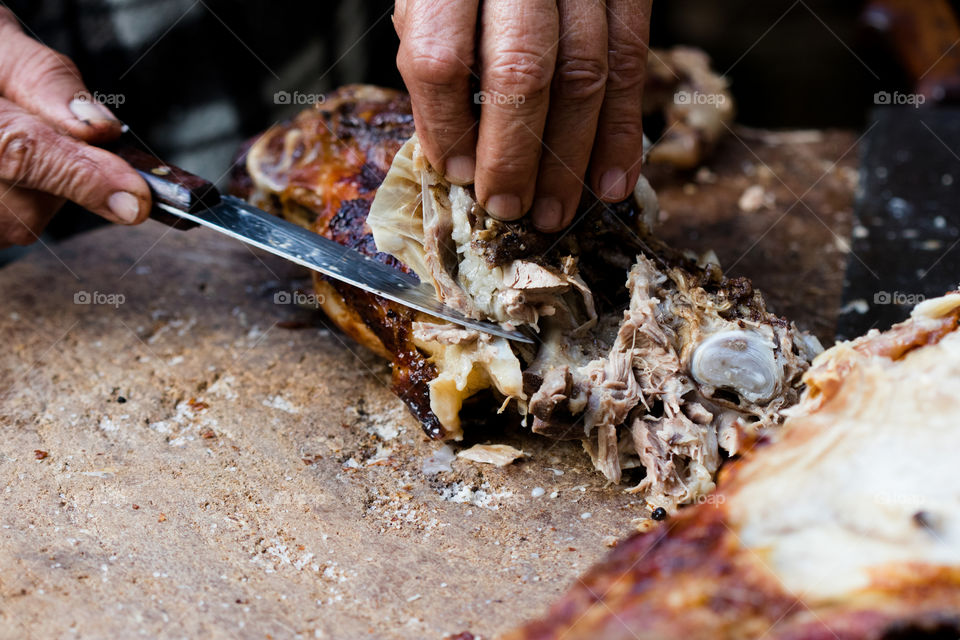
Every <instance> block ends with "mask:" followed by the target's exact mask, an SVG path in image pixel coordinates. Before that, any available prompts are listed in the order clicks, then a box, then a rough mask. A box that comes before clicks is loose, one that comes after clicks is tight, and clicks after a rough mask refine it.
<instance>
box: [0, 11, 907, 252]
mask: <svg viewBox="0 0 960 640" xmlns="http://www.w3.org/2000/svg"><path fill="white" fill-rule="evenodd" d="M7 4H8V6H10V8H12V9H13V10H14V12H15V13H16V14H17V15H18V16H19V17H20V18H21V20H22V21H23V22H24V23H25V24H26V25H27V26H28V27H29V28H30V30H31V31H32V32H34V33H35V34H36V35H37V36H38V37H39V38H40V39H41V40H43V41H44V42H45V43H47V44H48V45H50V46H52V47H54V48H57V49H59V50H61V51H63V52H64V53H67V54H68V55H70V56H71V57H73V58H74V59H75V61H76V62H77V64H78V65H79V66H80V68H81V70H82V71H83V74H84V77H85V80H86V81H87V84H88V86H89V87H90V89H91V90H98V91H100V92H103V93H122V94H124V95H126V96H127V102H126V104H124V105H123V106H122V107H120V108H119V109H117V110H116V111H117V113H118V115H119V116H120V118H121V119H122V120H123V121H124V122H126V123H128V124H129V125H130V126H131V127H132V128H133V129H134V130H135V131H141V132H147V131H149V125H150V123H151V121H155V120H156V119H157V118H160V117H167V118H168V119H169V117H170V114H171V113H176V112H177V111H178V110H184V109H186V108H188V107H189V105H190V103H191V101H195V100H203V99H209V98H210V97H211V96H215V95H227V96H229V99H230V100H231V101H232V103H233V104H237V105H240V106H241V107H242V112H241V120H240V131H239V134H240V135H242V136H244V137H246V136H253V135H255V134H256V133H258V132H259V131H262V130H263V129H264V128H265V127H267V126H269V125H270V124H271V123H272V122H274V121H275V120H276V119H277V107H276V105H274V104H272V101H271V100H269V97H270V95H271V89H272V88H273V89H277V88H283V89H287V90H290V91H293V90H294V89H297V88H298V86H279V85H278V84H277V81H276V79H275V78H272V75H273V74H272V73H270V72H269V71H268V69H278V68H282V67H284V66H285V65H287V64H289V62H290V60H291V59H293V58H294V57H295V56H297V55H301V56H302V49H303V46H302V45H303V44H304V43H307V42H313V41H318V40H319V41H320V42H321V44H320V46H319V48H315V49H314V54H313V55H314V58H315V59H314V60H313V61H311V60H310V59H308V60H306V63H307V65H308V67H309V68H311V72H310V73H311V74H312V78H306V79H302V80H298V81H296V82H297V83H301V82H309V83H310V84H312V85H314V88H319V89H321V90H327V89H331V88H334V87H336V86H338V85H341V84H346V83H350V82H366V83H372V84H381V85H386V86H393V87H402V82H401V79H400V76H399V74H398V73H397V71H396V67H395V63H394V58H395V56H396V47H397V38H396V36H395V34H394V31H393V26H392V23H391V21H390V17H389V16H390V12H391V7H392V3H391V2H384V1H382V0H366V1H365V2H357V1H354V2H349V3H347V2H344V3H340V2H291V1H281V0H275V1H272V2H259V1H258V2H239V1H230V0H205V2H204V3H203V5H204V6H202V7H201V8H200V9H201V10H202V11H203V15H202V16H201V17H200V18H199V19H197V20H194V21H192V22H191V23H190V24H189V25H181V26H178V27H177V28H176V29H175V30H174V31H172V32H171V33H170V34H169V35H168V36H166V37H164V38H163V39H162V40H161V41H160V42H158V43H157V44H155V45H154V46H153V47H152V48H150V49H149V50H148V51H141V52H136V51H134V52H129V51H110V50H109V49H108V50H106V51H103V50H97V48H96V47H92V46H90V43H91V41H94V42H95V40H92V39H96V38H97V37H98V35H97V33H96V28H95V27H91V26H90V25H91V24H94V25H96V21H95V20H93V21H92V22H91V19H90V17H91V16H93V17H96V12H97V11H98V10H100V11H102V10H105V8H104V7H103V6H101V5H100V4H98V3H97V2H94V1H92V0H89V1H86V2H85V1H82V0H47V1H37V0H21V1H17V2H12V1H8V3H7ZM862 8H863V3H862V2H837V1H829V0H805V1H779V0H778V1H772V2H756V1H752V2H748V1H746V0H724V1H723V2H717V1H716V0H669V2H668V1H665V0H659V1H657V2H655V3H654V9H653V24H652V28H651V42H652V45H653V46H656V47H669V46H673V45H676V44H687V45H693V46H697V47H700V48H702V49H704V50H705V51H707V52H708V53H709V54H710V55H711V57H712V58H713V64H714V68H715V69H716V70H717V71H718V72H720V73H723V74H725V75H728V77H729V79H730V81H731V88H732V91H733V94H734V97H735V99H736V102H737V112H738V116H737V117H738V120H739V121H740V122H741V123H744V124H747V125H753V126H758V127H769V128H802V127H818V128H827V127H842V128H851V129H859V128H862V127H863V124H864V122H865V119H866V117H867V113H868V110H869V108H870V107H871V106H872V99H873V93H874V92H875V91H878V90H880V89H887V90H894V89H901V90H903V89H908V88H909V87H908V86H905V85H906V84H907V83H906V81H905V79H904V77H903V75H902V73H901V71H900V69H899V66H898V64H897V62H896V60H895V59H894V57H893V55H892V53H891V52H890V51H889V50H888V49H887V47H886V46H885V45H884V43H882V42H880V41H878V39H877V38H876V37H875V36H871V35H870V34H869V33H868V32H867V30H866V29H865V28H863V27H862V25H860V24H859V21H858V15H859V14H860V12H861V10H862ZM81 14H83V17H84V18H85V19H84V20H81V19H80V18H81ZM345 25H346V26H345ZM368 29H369V31H367V30H368ZM364 32H366V35H365V36H364V37H363V38H362V39H360V40H359V44H357V45H356V46H353V42H357V38H356V37H355V34H357V33H364ZM351 34H354V35H351ZM347 37H349V38H353V39H352V40H348V41H346V42H345V41H344V39H345V38H347ZM141 58H142V59H141ZM137 59H139V62H137V64H136V66H135V68H134V70H133V71H132V72H130V73H127V74H126V75H124V72H125V70H126V69H128V68H129V67H130V64H131V62H132V61H134V60H137ZM314 69H315V71H314ZM121 76H122V79H121ZM146 142H147V143H148V144H149V146H150V147H151V148H152V149H155V150H157V152H158V153H160V154H164V153H167V152H172V150H171V149H168V145H166V144H165V140H164V139H163V138H162V136H154V137H149V136H147V139H146ZM209 143H210V141H209V140H203V141H199V142H198V144H209ZM188 168H189V167H188ZM98 224H101V221H100V219H99V218H96V217H95V216H92V215H91V214H88V213H86V212H83V211H78V210H77V208H76V207H68V208H66V209H65V210H64V211H63V212H62V213H61V214H60V215H58V217H57V219H56V220H55V221H54V223H53V224H51V226H50V227H49V229H48V234H49V236H50V237H51V239H53V240H57V239H60V238H63V237H65V236H68V235H71V234H73V233H76V232H78V231H80V230H84V229H87V228H90V227H91V226H95V225H98ZM0 261H2V256H0Z"/></svg>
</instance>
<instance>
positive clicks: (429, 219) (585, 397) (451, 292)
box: [238, 54, 819, 513]
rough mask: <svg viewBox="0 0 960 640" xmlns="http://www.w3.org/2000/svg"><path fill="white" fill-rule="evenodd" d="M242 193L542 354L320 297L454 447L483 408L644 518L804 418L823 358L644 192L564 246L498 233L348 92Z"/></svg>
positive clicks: (602, 212)
mask: <svg viewBox="0 0 960 640" xmlns="http://www.w3.org/2000/svg"><path fill="white" fill-rule="evenodd" d="M667 57H669V56H667V54H664V56H662V57H661V60H662V59H665V58H667ZM678 77H679V76H678ZM682 86H683V87H688V86H690V85H689V84H685V85H682ZM678 90H679V89H678ZM683 90H686V89H683ZM718 117H720V116H718ZM701 146H702V145H701ZM238 184H240V186H241V187H242V189H241V190H242V191H243V192H244V195H246V196H247V197H249V198H250V199H251V200H252V201H253V202H254V203H255V204H257V205H259V206H261V207H263V208H266V209H268V210H271V211H274V212H276V213H277V214H279V215H283V216H284V217H286V218H288V219H290V220H292V221H294V222H297V223H299V224H302V225H304V226H306V227H308V228H310V229H313V230H314V231H316V232H317V233H320V234H323V235H325V236H327V237H329V238H331V239H334V240H336V241H338V242H341V243H343V244H345V245H347V246H350V247H353V248H355V249H357V250H359V251H361V252H363V253H366V254H367V255H370V256H374V257H376V258H377V259H378V260H382V261H384V262H385V263H387V264H390V265H392V266H395V267H396V268H397V269H401V270H404V271H407V272H412V273H414V274H416V275H417V276H418V277H419V278H420V279H421V280H425V281H428V282H431V283H433V284H434V285H435V287H436V290H437V294H438V296H439V297H440V298H442V299H443V300H444V301H445V302H446V303H447V304H448V305H451V306H454V307H457V308H459V309H460V310H461V311H462V312H463V313H465V314H467V315H471V316H473V317H477V318H487V319H491V320H495V321H497V322H500V323H502V324H504V325H505V326H510V327H514V328H519V329H522V330H524V331H527V332H528V333H529V334H530V335H531V336H533V337H535V338H536V345H535V346H533V347H531V346H528V345H523V344H519V343H513V344H511V343H510V342H508V341H507V340H504V339H500V338H494V337H491V336H489V335H485V334H480V333H477V332H475V331H470V330H466V329H463V328H461V327H457V326H455V325H451V324H448V323H444V322H442V321H438V320H437V319H435V318H430V317H427V316H424V315H423V314H419V313H417V312H413V311H411V310H409V309H406V308H404V307H402V306H399V305H397V304H394V303H392V302H389V301H386V300H384V299H381V298H378V297H376V296H374V295H371V294H368V293H365V292H363V291H360V290H357V289H354V288H351V287H349V286H346V285H343V284H341V283H338V282H335V281H327V280H324V279H322V278H320V277H317V278H316V287H317V290H318V292H319V293H320V294H322V298H323V301H324V302H323V305H322V306H323V309H324V311H326V313H327V314H328V315H329V316H330V317H331V318H332V319H333V320H334V321H335V322H336V323H337V324H338V325H339V326H340V327H341V328H342V329H343V330H344V331H345V332H346V333H348V334H349V335H351V336H352V337H354V338H355V339H357V340H358V341H359V342H361V343H363V344H365V345H367V346H368V347H370V348H371V349H373V350H374V351H376V352H377V353H379V354H381V355H383V356H384V357H387V358H389V359H390V360H391V362H392V364H393V387H394V391H395V392H396V393H397V395H399V396H400V397H401V398H402V399H403V400H404V402H406V404H407V406H409V407H410V409H411V410H412V412H413V413H414V415H415V416H416V417H417V418H418V419H419V420H420V422H421V424H422V425H423V428H424V430H425V431H426V433H427V434H428V435H429V436H430V437H432V438H438V439H457V438H459V437H460V436H461V423H460V417H459V416H460V411H461V408H462V406H463V404H464V402H465V401H467V400H468V399H469V398H478V397H479V398H482V399H483V401H484V402H487V403H490V406H491V408H492V410H496V409H498V408H499V410H501V411H504V410H509V411H511V412H514V413H515V414H516V415H517V419H516V420H517V423H518V425H519V424H521V423H522V424H526V425H528V426H529V427H530V428H531V429H532V430H533V431H534V432H536V433H539V434H543V435H544V436H547V437H551V438H557V439H576V440H582V441H583V444H584V447H585V449H586V450H587V452H588V453H589V455H590V457H591V458H592V460H593V462H594V464H595V466H596V467H597V468H598V469H599V470H600V471H601V472H602V473H603V474H604V475H605V476H606V477H607V478H608V479H609V480H610V481H612V482H620V481H621V477H622V471H623V470H624V469H629V468H634V467H642V468H643V477H642V478H641V479H640V480H639V484H638V485H637V486H636V487H634V488H633V489H632V490H633V491H637V492H640V493H641V494H642V495H643V496H644V497H645V499H646V503H647V506H648V509H649V511H648V513H650V512H653V511H654V510H656V509H658V508H659V509H662V510H665V511H666V512H673V511H675V509H676V507H677V505H679V504H683V503H687V502H690V501H692V500H694V499H696V498H697V497H698V496H701V495H704V494H705V493H707V492H709V491H710V490H711V489H712V488H713V487H714V477H715V474H716V472H717V469H718V468H719V466H720V464H721V461H722V459H723V458H724V457H726V456H730V455H734V454H737V453H738V452H740V451H741V450H743V448H744V447H745V446H747V444H748V443H750V442H752V441H754V440H755V439H756V438H758V437H759V436H760V435H761V434H762V433H763V431H764V430H765V429H766V428H768V427H770V426H772V425H775V424H777V423H778V422H779V421H780V420H781V411H782V410H783V409H785V408H786V407H788V406H790V405H791V404H793V403H794V402H796V400H797V398H798V397H799V390H800V385H801V382H800V380H801V375H802V373H803V371H804V370H805V369H806V367H807V364H808V362H809V360H810V358H811V357H812V356H813V355H814V354H815V353H816V352H817V351H818V350H819V345H818V344H817V343H816V340H815V339H812V338H810V337H808V336H806V335H805V334H803V333H801V332H799V331H797V330H796V329H795V328H794V327H793V326H792V325H790V324H789V323H788V322H786V321H784V320H782V319H780V318H778V317H776V316H774V315H773V314H771V313H769V312H768V311H767V310H766V309H765V306H764V302H763V299H762V298H761V296H760V295H759V293H757V292H756V291H754V290H753V288H752V287H751V286H750V283H749V282H748V281H747V280H746V279H743V278H737V279H728V278H725V277H724V276H723V275H722V273H721V271H720V269H719V267H718V266H717V265H716V264H715V262H716V260H715V259H710V257H709V256H707V257H705V258H703V259H698V258H697V257H696V256H692V255H688V254H685V253H681V252H679V251H675V250H673V249H671V248H669V247H667V246H665V245H664V244H663V243H662V242H660V241H659V240H658V239H657V238H656V237H655V236H653V235H652V234H651V231H650V229H651V226H652V224H653V221H654V219H655V217H656V208H657V205H656V197H655V195H654V194H653V192H652V190H651V189H650V187H649V185H648V184H647V183H646V181H645V180H643V179H641V180H640V182H639V183H638V185H637V187H636V191H635V194H634V196H633V197H632V198H630V199H628V200H627V201H624V202H622V203H619V204H616V205H606V204H603V203H601V202H599V201H598V200H596V199H595V198H592V197H590V195H589V194H587V195H586V196H585V197H584V200H583V202H582V203H581V209H580V214H579V215H578V218H577V221H576V222H575V224H574V226H573V227H572V229H571V230H570V231H569V232H567V233H559V234H543V233H538V232H536V231H534V230H533V228H532V227H531V226H530V225H529V224H528V223H527V222H526V221H519V222H515V223H502V222H498V221H496V220H494V219H492V218H490V217H489V216H487V215H486V214H485V212H484V211H483V210H482V208H481V207H480V206H479V205H478V204H477V203H476V201H475V199H474V195H473V191H472V189H471V188H470V187H460V186H456V185H451V184H449V183H447V182H446V181H445V180H444V179H443V178H442V177H441V176H440V175H438V174H437V173H436V172H435V171H433V169H432V168H431V167H430V166H429V163H427V162H426V160H425V158H424V157H423V156H422V154H421V153H420V149H419V145H418V142H417V139H416V137H415V135H414V131H413V124H412V118H411V116H410V105H409V101H408V99H407V97H406V96H404V95H402V94H400V93H397V92H393V91H389V90H383V89H378V88H373V87H363V86H353V87H346V88H344V89H341V90H339V91H337V92H334V93H333V94H331V95H329V96H328V97H327V98H326V100H325V101H324V102H323V103H322V104H321V105H319V107H318V108H316V109H311V110H308V111H305V112H303V113H301V114H300V115H299V116H297V117H296V118H295V119H294V120H293V121H291V122H288V123H285V124H281V125H279V126H277V127H274V128H273V129H271V130H270V131H268V132H267V133H266V134H265V135H263V136H262V137H261V138H260V139H258V140H257V141H256V143H255V144H253V146H252V147H251V148H250V149H249V152H248V154H247V158H246V176H244V177H243V179H242V180H240V181H239V183H238Z"/></svg>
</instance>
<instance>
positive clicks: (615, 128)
mask: <svg viewBox="0 0 960 640" xmlns="http://www.w3.org/2000/svg"><path fill="white" fill-rule="evenodd" d="M626 115H627V114H619V115H612V116H610V117H608V118H607V119H606V121H605V122H604V123H603V124H604V134H605V135H606V136H607V137H608V139H609V140H610V141H611V142H612V143H614V144H616V143H617V142H621V144H619V145H617V146H619V147H628V148H630V149H631V150H633V151H636V156H637V157H640V154H641V153H643V150H642V149H640V148H635V147H636V141H637V140H639V139H640V138H641V137H642V136H643V121H642V120H641V116H640V110H639V108H638V109H637V112H636V114H635V115H634V117H626ZM631 115H633V114H631Z"/></svg>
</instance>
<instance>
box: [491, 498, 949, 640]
mask: <svg viewBox="0 0 960 640" xmlns="http://www.w3.org/2000/svg"><path fill="white" fill-rule="evenodd" d="M958 585H960V571H951V570H948V569H940V570H937V571H915V572H905V574H904V575H903V576H902V577H900V578H897V577H893V576H891V577H890V578H889V582H888V584H886V585H885V587H882V588H877V589H875V590H872V591H871V592H870V593H869V594H866V595H864V596H863V597H860V598H857V599H854V600H846V601H843V602H837V603H836V604H834V605H831V606H819V607H814V608H811V607H809V606H807V605H806V604H804V603H803V601H801V600H799V599H797V597H796V596H795V595H792V594H790V593H788V592H787V591H785V590H784V589H783V588H782V587H781V585H780V582H779V580H778V579H777V578H776V576H774V575H772V574H771V573H770V572H769V571H768V570H767V569H766V567H765V565H764V564H763V563H762V561H761V560H760V558H759V556H758V555H757V554H756V552H754V551H750V550H746V549H743V547H742V546H741V545H740V542H739V539H738V537H737V534H736V533H735V532H734V530H733V529H732V528H731V527H730V526H729V525H728V524H727V522H726V513H725V510H724V508H723V507H722V506H717V505H715V504H704V505H700V506H698V507H695V508H691V509H689V510H687V511H685V512H684V513H683V514H682V515H681V516H679V517H677V518H676V519H675V521H673V522H667V523H664V524H662V525H661V526H659V527H658V528H656V529H654V530H653V531H649V532H647V533H643V534H638V535H635V536H634V537H632V538H629V539H628V540H626V541H624V542H622V543H620V545H619V546H618V547H617V548H616V549H615V550H614V551H613V552H612V553H611V554H610V556H609V557H608V558H607V559H606V560H605V561H604V562H602V563H601V564H599V565H597V566H595V567H593V568H592V569H591V570H590V571H589V572H588V573H587V574H586V575H585V576H583V577H582V578H580V579H579V580H578V581H577V583H576V584H575V585H574V586H573V588H572V589H571V590H570V591H569V592H568V593H567V594H566V595H565V596H564V597H563V598H562V599H561V600H560V601H559V602H557V603H556V604H555V605H553V607H551V608H550V612H549V613H548V614H547V615H546V616H545V617H544V619H543V620H541V621H538V622H535V623H533V624H530V625H529V626H527V627H526V628H524V629H522V630H519V631H516V632H513V633H509V634H507V635H506V636H504V637H503V638H502V639H501V640H559V639H561V638H562V639H563V640H594V639H599V638H602V639H603V640H672V639H677V640H699V639H701V638H702V639H704V640H723V639H729V640H743V639H748V638H764V639H770V640H837V639H839V640H894V639H901V638H902V639H904V640H906V639H907V638H928V637H929V638H956V637H958V633H960V595H958Z"/></svg>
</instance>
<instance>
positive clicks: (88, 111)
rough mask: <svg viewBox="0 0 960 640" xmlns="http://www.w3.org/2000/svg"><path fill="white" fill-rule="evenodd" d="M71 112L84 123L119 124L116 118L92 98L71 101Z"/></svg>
mask: <svg viewBox="0 0 960 640" xmlns="http://www.w3.org/2000/svg"><path fill="white" fill-rule="evenodd" d="M70 111H72V112H73V115H75V116H77V119H78V120H82V121H83V122H87V123H90V122H111V123H112V122H118V120H117V118H116V116H114V115H113V114H112V113H110V110H109V109H107V108H106V107H105V106H103V105H102V104H100V103H99V102H96V101H94V100H93V99H91V98H74V99H73V100H71V101H70Z"/></svg>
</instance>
